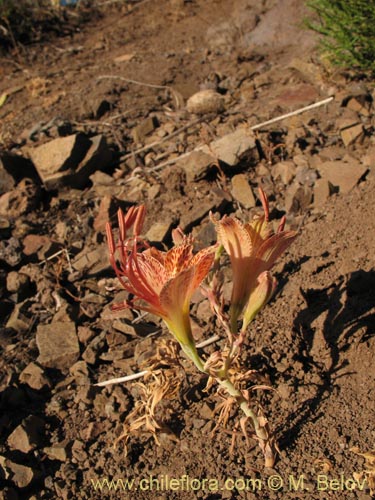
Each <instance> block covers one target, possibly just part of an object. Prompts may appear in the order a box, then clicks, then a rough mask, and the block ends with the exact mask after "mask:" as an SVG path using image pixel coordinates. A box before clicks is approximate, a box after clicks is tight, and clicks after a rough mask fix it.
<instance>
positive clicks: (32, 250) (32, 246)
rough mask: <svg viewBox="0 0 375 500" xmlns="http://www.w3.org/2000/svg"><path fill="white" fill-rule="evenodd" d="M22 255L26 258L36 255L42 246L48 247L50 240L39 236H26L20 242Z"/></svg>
mask: <svg viewBox="0 0 375 500" xmlns="http://www.w3.org/2000/svg"><path fill="white" fill-rule="evenodd" d="M22 244H23V253H24V254H25V255H27V256H30V255H34V254H37V253H38V251H39V250H40V249H41V248H43V247H44V246H47V245H50V244H51V240H50V238H49V237H48V236H43V235H40V234H28V235H26V236H25V238H24V239H23V241H22Z"/></svg>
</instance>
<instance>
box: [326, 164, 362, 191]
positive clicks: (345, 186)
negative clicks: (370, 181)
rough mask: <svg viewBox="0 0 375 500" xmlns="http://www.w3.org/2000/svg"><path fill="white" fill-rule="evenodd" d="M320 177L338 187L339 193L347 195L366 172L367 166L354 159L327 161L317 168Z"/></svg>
mask: <svg viewBox="0 0 375 500" xmlns="http://www.w3.org/2000/svg"><path fill="white" fill-rule="evenodd" d="M318 170H319V174H320V176H321V177H322V178H323V179H325V180H327V181H329V182H330V183H331V184H332V185H333V186H335V187H338V188H339V190H340V193H348V192H349V191H350V190H351V189H353V188H354V186H355V185H356V184H357V183H358V182H359V180H360V179H361V177H363V176H364V175H365V173H366V172H367V166H366V165H362V164H361V163H359V162H358V161H357V160H355V159H354V158H347V161H327V162H324V163H322V164H321V165H319V166H318Z"/></svg>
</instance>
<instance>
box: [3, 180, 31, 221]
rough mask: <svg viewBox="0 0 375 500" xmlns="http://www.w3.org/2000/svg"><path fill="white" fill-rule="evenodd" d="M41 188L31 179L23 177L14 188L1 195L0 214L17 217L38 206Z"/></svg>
mask: <svg viewBox="0 0 375 500" xmlns="http://www.w3.org/2000/svg"><path fill="white" fill-rule="evenodd" d="M39 200H40V188H39V185H37V184H35V183H34V181H32V180H31V179H23V180H22V181H21V182H20V183H19V184H18V185H17V186H16V187H15V188H14V189H12V190H11V191H8V192H7V193H5V194H3V195H2V196H1V197H0V215H2V216H7V217H11V218H17V217H20V216H21V215H24V214H27V213H29V212H30V211H31V210H33V209H34V208H36V206H37V205H38V203H39Z"/></svg>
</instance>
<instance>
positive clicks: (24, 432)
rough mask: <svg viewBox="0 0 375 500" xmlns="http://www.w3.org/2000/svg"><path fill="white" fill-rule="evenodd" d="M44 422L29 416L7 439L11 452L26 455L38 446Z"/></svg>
mask: <svg viewBox="0 0 375 500" xmlns="http://www.w3.org/2000/svg"><path fill="white" fill-rule="evenodd" d="M43 429H44V422H43V420H41V419H40V418H38V417H35V416H33V415H30V416H29V417H27V418H25V420H23V422H22V423H21V424H20V425H18V426H17V427H16V428H15V429H14V431H13V432H12V433H11V434H10V436H9V437H8V439H7V443H8V446H9V447H10V448H11V449H13V450H18V451H22V453H28V452H29V451H31V450H34V449H35V448H38V447H39V446H40V441H41V434H42V432H43Z"/></svg>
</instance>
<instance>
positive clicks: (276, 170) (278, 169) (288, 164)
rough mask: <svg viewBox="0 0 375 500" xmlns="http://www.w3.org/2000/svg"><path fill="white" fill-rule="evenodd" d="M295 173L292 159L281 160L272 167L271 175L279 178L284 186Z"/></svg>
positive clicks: (290, 180)
mask: <svg viewBox="0 0 375 500" xmlns="http://www.w3.org/2000/svg"><path fill="white" fill-rule="evenodd" d="M295 174H296V166H295V164H294V162H292V161H281V162H279V163H276V164H275V165H274V166H273V167H272V177H273V178H274V179H275V180H277V179H279V178H280V179H281V181H282V183H283V184H284V185H285V186H288V185H289V184H290V183H291V182H292V180H293V179H294V176H295Z"/></svg>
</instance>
